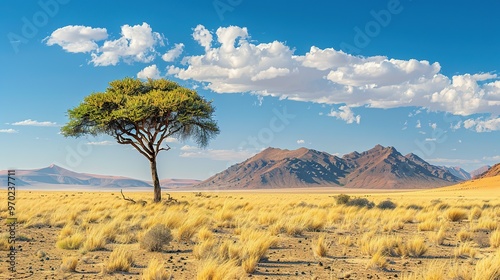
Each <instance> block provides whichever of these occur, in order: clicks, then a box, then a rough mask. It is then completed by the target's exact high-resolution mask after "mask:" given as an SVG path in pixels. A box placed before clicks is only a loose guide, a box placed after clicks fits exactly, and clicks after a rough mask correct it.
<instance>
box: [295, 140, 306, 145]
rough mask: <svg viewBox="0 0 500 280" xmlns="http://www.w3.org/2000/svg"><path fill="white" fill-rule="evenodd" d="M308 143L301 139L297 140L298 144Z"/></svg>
mask: <svg viewBox="0 0 500 280" xmlns="http://www.w3.org/2000/svg"><path fill="white" fill-rule="evenodd" d="M305 142H306V141H304V140H302V139H300V140H297V144H304V143H305Z"/></svg>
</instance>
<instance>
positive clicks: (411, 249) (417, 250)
mask: <svg viewBox="0 0 500 280" xmlns="http://www.w3.org/2000/svg"><path fill="white" fill-rule="evenodd" d="M405 247H406V253H407V254H408V256H410V257H421V256H423V255H424V254H425V253H426V252H427V250H428V249H429V247H428V246H427V245H426V244H425V240H424V239H423V238H422V237H420V236H414V237H412V238H411V239H409V240H408V241H406V246H405Z"/></svg>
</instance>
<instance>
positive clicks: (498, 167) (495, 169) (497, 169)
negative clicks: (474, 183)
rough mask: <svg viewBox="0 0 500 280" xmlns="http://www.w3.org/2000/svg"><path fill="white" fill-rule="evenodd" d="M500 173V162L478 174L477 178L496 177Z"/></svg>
mask: <svg viewBox="0 0 500 280" xmlns="http://www.w3.org/2000/svg"><path fill="white" fill-rule="evenodd" d="M498 175H500V163H497V164H495V165H493V166H492V167H490V168H489V169H488V170H486V171H485V172H483V173H482V174H481V175H479V176H477V177H476V178H477V179H480V178H488V177H495V176H498Z"/></svg>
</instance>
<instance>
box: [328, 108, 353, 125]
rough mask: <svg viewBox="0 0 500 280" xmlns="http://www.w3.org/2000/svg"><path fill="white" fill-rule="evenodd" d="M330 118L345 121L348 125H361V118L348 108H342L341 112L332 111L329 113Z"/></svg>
mask: <svg viewBox="0 0 500 280" xmlns="http://www.w3.org/2000/svg"><path fill="white" fill-rule="evenodd" d="M328 116H330V117H335V118H337V119H340V120H343V121H345V122H346V123H353V122H356V123H357V124H359V123H360V122H361V116H360V115H357V116H355V115H354V112H353V111H352V110H351V108H349V107H348V106H340V108H339V111H335V110H334V109H332V110H331V111H330V113H328Z"/></svg>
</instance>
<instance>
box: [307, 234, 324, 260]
mask: <svg viewBox="0 0 500 280" xmlns="http://www.w3.org/2000/svg"><path fill="white" fill-rule="evenodd" d="M325 239H326V235H325V234H321V235H320V236H319V237H318V238H317V239H316V240H313V242H312V245H311V247H312V250H313V254H314V256H315V257H320V258H322V257H326V254H327V251H328V244H327V242H326V240H325Z"/></svg>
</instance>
